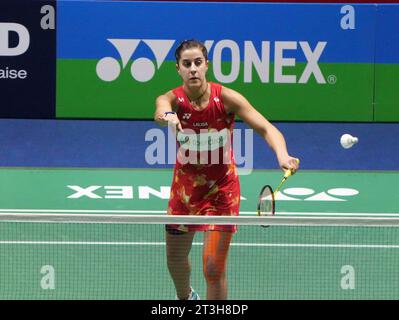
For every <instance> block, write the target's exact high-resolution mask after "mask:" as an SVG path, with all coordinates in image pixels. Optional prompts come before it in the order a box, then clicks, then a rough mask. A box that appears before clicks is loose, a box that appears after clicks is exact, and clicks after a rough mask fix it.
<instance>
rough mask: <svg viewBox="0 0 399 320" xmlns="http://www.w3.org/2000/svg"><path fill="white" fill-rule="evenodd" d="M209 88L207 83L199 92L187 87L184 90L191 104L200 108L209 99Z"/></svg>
mask: <svg viewBox="0 0 399 320" xmlns="http://www.w3.org/2000/svg"><path fill="white" fill-rule="evenodd" d="M208 87H209V84H208V82H205V83H204V84H203V85H202V86H201V87H200V88H199V90H190V89H189V88H187V87H185V86H184V87H183V89H184V91H185V93H186V95H187V98H188V100H189V101H190V103H191V104H194V105H197V106H200V105H201V103H202V102H203V101H205V100H207V99H208V95H207V92H208Z"/></svg>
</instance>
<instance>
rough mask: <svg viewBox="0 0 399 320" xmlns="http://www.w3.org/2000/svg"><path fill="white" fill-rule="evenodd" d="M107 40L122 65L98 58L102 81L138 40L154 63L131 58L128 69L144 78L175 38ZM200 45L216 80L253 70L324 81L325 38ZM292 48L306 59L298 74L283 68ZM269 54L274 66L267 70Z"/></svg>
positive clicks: (275, 77) (264, 75) (264, 77)
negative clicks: (227, 61)
mask: <svg viewBox="0 0 399 320" xmlns="http://www.w3.org/2000/svg"><path fill="white" fill-rule="evenodd" d="M108 41H109V42H110V43H111V44H112V45H113V46H114V47H115V49H116V50H117V52H118V53H119V55H120V58H121V60H122V66H121V65H120V63H119V61H118V60H117V59H115V58H112V57H105V58H102V59H101V60H100V61H99V62H98V63H97V68H96V71H97V75H98V76H99V77H100V79H102V80H104V81H114V80H116V79H117V78H118V77H119V75H120V74H121V71H122V69H125V67H126V66H127V64H128V63H129V61H130V60H131V58H132V56H133V54H134V52H135V50H136V49H137V47H138V46H139V44H140V43H141V42H143V43H145V44H146V45H147V46H148V47H149V48H150V49H151V50H152V52H153V54H154V56H155V60H156V66H155V65H154V63H153V62H152V61H151V60H150V59H148V58H146V57H141V58H137V59H133V60H134V61H133V63H132V64H131V67H130V72H131V75H132V77H133V78H134V79H135V80H137V81H139V82H147V81H149V80H151V79H152V78H153V77H154V75H155V71H156V69H159V68H160V67H161V65H162V63H163V62H164V61H165V59H166V56H167V55H168V53H169V51H170V50H171V48H172V46H173V45H174V43H175V42H176V40H159V39H108ZM204 45H205V47H206V48H207V49H208V52H209V53H210V54H211V56H212V70H213V76H214V77H215V79H216V80H217V81H218V82H220V83H232V82H234V81H237V80H238V79H239V77H240V75H242V74H243V81H244V83H252V82H253V73H254V72H256V73H257V74H258V77H259V79H260V82H261V83H270V82H274V83H308V81H309V80H310V78H311V77H312V76H313V77H314V79H315V80H316V82H317V83H318V84H325V83H326V78H325V76H324V75H323V73H322V71H321V69H320V66H319V60H320V59H321V57H322V54H323V52H324V50H325V48H326V46H327V42H325V41H318V42H317V44H316V46H314V47H313V48H311V46H310V45H309V43H308V42H307V41H275V42H270V41H261V47H260V50H259V49H257V48H256V47H255V44H254V43H253V42H252V41H244V43H243V45H241V46H239V44H238V43H237V42H235V41H233V40H226V39H225V40H220V41H214V40H206V41H205V42H204ZM296 51H299V52H298V54H300V55H302V56H303V58H304V60H305V61H306V65H305V69H304V70H303V72H302V73H301V74H300V75H297V74H293V73H290V72H289V71H286V68H285V67H294V66H295V65H296V58H288V56H289V52H296ZM223 52H230V56H231V68H230V71H229V72H228V73H226V71H225V70H223V68H222V53H223ZM273 55H274V64H273V65H274V66H273V69H272V70H271V68H272V67H271V66H272V64H271V57H272V56H273ZM242 60H243V63H242ZM242 68H244V70H243V72H241V71H242V70H241V69H242ZM271 71H272V72H271ZM271 73H272V75H271ZM332 77H333V78H332ZM327 78H328V79H329V83H335V82H336V77H335V75H328V77H327ZM331 79H334V81H332V80H331Z"/></svg>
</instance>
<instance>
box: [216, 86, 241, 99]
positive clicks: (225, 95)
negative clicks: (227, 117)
mask: <svg viewBox="0 0 399 320" xmlns="http://www.w3.org/2000/svg"><path fill="white" fill-rule="evenodd" d="M220 94H221V97H222V99H223V101H226V102H229V101H230V102H234V101H239V100H240V99H242V98H243V95H242V94H241V93H239V92H238V91H236V90H234V89H231V88H228V87H226V86H221V92H220Z"/></svg>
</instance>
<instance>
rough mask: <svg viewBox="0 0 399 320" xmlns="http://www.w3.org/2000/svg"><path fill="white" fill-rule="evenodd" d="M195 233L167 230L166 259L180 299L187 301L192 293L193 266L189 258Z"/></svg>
mask: <svg viewBox="0 0 399 320" xmlns="http://www.w3.org/2000/svg"><path fill="white" fill-rule="evenodd" d="M194 235H195V232H182V231H179V230H173V229H169V228H166V258H167V264H168V269H169V273H170V275H171V277H172V280H173V282H174V284H175V288H176V294H177V297H178V299H187V298H188V296H189V295H190V292H191V287H190V273H191V264H190V261H189V258H188V255H189V253H190V249H191V245H192V242H193V239H194Z"/></svg>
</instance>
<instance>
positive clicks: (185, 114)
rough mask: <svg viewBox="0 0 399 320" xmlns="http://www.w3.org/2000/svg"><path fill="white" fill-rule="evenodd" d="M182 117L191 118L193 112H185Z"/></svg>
mask: <svg viewBox="0 0 399 320" xmlns="http://www.w3.org/2000/svg"><path fill="white" fill-rule="evenodd" d="M182 118H183V119H184V120H188V119H190V118H191V113H184V114H183V117H182Z"/></svg>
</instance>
